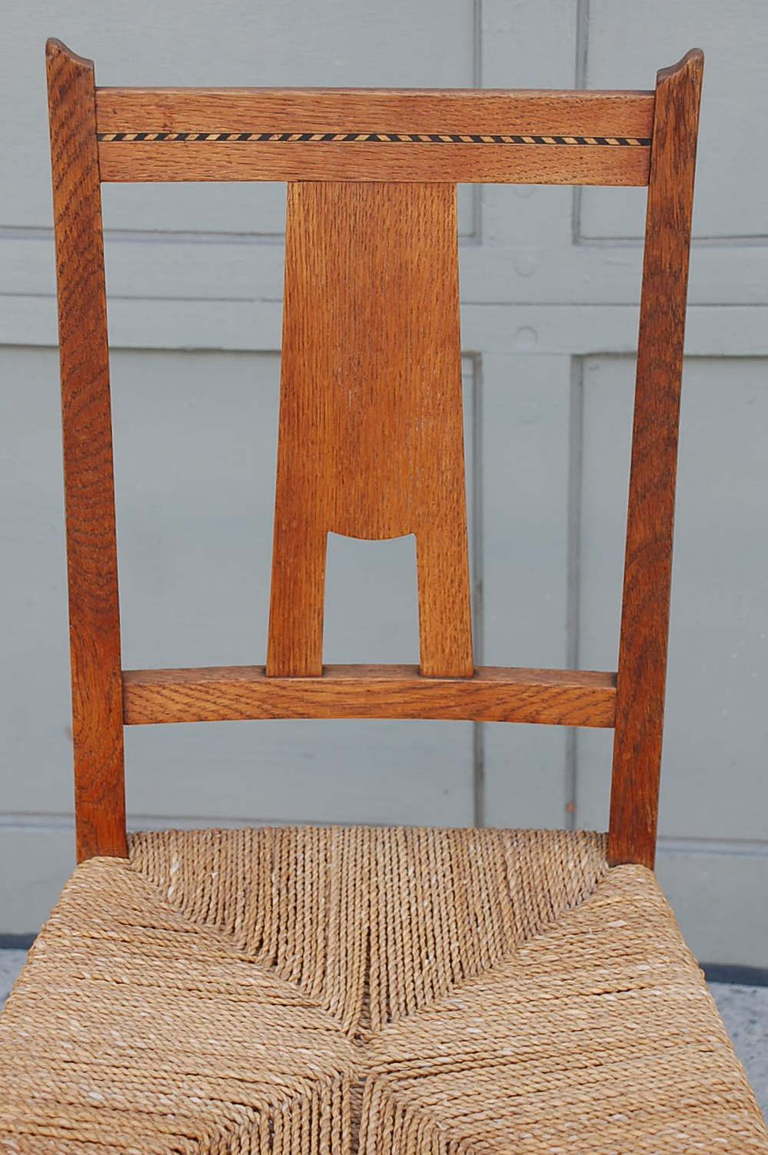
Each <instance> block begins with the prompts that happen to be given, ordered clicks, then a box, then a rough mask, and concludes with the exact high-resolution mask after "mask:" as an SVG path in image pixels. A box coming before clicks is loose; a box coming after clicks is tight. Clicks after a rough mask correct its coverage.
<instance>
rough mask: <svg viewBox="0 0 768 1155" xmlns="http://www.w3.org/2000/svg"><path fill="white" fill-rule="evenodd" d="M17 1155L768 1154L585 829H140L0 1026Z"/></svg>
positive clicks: (69, 892)
mask: <svg viewBox="0 0 768 1155" xmlns="http://www.w3.org/2000/svg"><path fill="white" fill-rule="evenodd" d="M0 1151H2V1152H14V1153H16V1155H27V1153H35V1155H38V1153H39V1155H44V1153H45V1155H47V1153H53V1152H56V1153H57V1155H98V1153H101V1152H104V1153H106V1152H124V1153H127V1152H131V1153H136V1155H155V1153H157V1155H161V1153H162V1155H171V1153H174V1155H181V1153H184V1155H186V1153H190V1155H191V1153H219V1152H221V1153H223V1152H233V1153H246V1152H247V1153H259V1155H287V1153H308V1155H315V1153H317V1155H320V1153H329V1155H353V1153H354V1152H365V1153H370V1155H373V1153H377V1155H378V1153H380V1155H396V1153H398V1155H403V1153H408V1155H421V1153H426V1155H430V1153H434V1155H438V1153H439V1155H449V1153H450V1155H459V1153H461V1155H480V1153H491V1152H515V1153H520V1155H529V1153H530V1155H534V1153H535V1155H540V1153H541V1155H543V1153H544V1152H547V1153H548V1155H557V1153H559V1152H566V1151H567V1152H569V1153H571V1152H573V1153H576V1155H579V1153H583V1155H587V1153H588V1155H623V1153H626V1155H630V1153H631V1155H646V1153H647V1155H666V1153H668V1152H669V1153H672V1152H674V1153H682V1152H707V1153H712V1152H718V1151H723V1152H745V1153H747V1152H768V1133H766V1130H765V1128H764V1125H763V1123H762V1121H761V1117H760V1114H759V1112H758V1109H757V1107H756V1105H755V1102H754V1099H753V1097H752V1094H751V1091H750V1089H749V1087H748V1084H747V1082H746V1079H745V1077H744V1073H743V1071H742V1069H741V1066H740V1065H739V1063H738V1061H737V1059H736V1058H735V1056H734V1054H733V1051H732V1049H731V1046H730V1043H729V1041H728V1038H727V1035H726V1033H725V1031H724V1028H723V1026H722V1023H721V1022H720V1019H719V1017H718V1015H717V1011H716V1009H715V1007H714V1004H713V1003H712V1000H711V998H710V996H709V994H708V992H707V990H706V986H705V984H704V982H703V978H702V975H701V972H700V971H699V970H698V968H697V966H696V964H695V962H694V961H693V959H692V957H691V955H690V953H689V951H688V950H687V948H686V946H685V944H684V943H683V941H682V938H681V936H680V933H679V931H678V930H677V927H676V924H675V921H674V918H673V916H672V914H671V912H670V910H669V907H668V905H667V903H666V901H665V899H664V897H663V895H662V894H661V892H660V891H659V889H658V887H657V885H656V882H655V880H654V877H653V875H652V874H651V873H650V872H649V871H647V870H645V869H644V868H643V867H639V866H621V867H615V868H612V869H609V868H608V867H607V865H606V862H605V853H604V842H603V838H602V836H600V835H594V834H582V833H572V832H560V831H546V832H541V831H491V830H479V831H478V830H443V831H440V830H419V829H411V828H405V829H398V828H387V829H377V828H369V827H365V828H324V829H317V828H283V829H259V830H238V831H200V832H178V831H171V832H167V833H162V834H154V833H153V834H142V835H136V836H134V837H133V839H132V843H131V849H130V859H128V860H125V859H108V858H96V859H91V860H90V861H87V862H85V863H83V864H81V865H80V866H79V867H78V868H77V869H76V871H75V873H74V875H73V876H72V878H71V879H70V881H69V882H68V883H67V885H66V887H65V889H64V892H63V894H62V897H61V900H60V902H59V904H58V906H57V907H56V909H55V911H54V912H53V914H52V916H51V918H50V920H49V922H48V924H47V925H46V927H45V929H44V931H43V932H42V933H41V934H40V936H39V937H38V940H37V942H36V943H35V946H34V948H33V950H32V952H31V956H30V960H29V962H28V964H27V966H26V967H25V968H24V971H23V972H22V975H21V976H20V978H19V981H18V982H17V984H16V987H15V988H14V992H13V994H12V996H11V998H10V999H9V1003H8V1006H7V1008H6V1010H5V1012H4V1014H3V1016H2V1018H0Z"/></svg>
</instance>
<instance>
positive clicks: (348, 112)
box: [96, 88, 654, 185]
mask: <svg viewBox="0 0 768 1155" xmlns="http://www.w3.org/2000/svg"><path fill="white" fill-rule="evenodd" d="M653 110H654V94H653V93H652V92H614V91H606V92H586V91H584V92H567V91H562V92H561V91H548V90H537V89H531V90H517V91H514V90H510V91H503V90H490V89H393V90H383V89H366V88H361V89H343V88H339V89H334V88H205V89H202V88H201V89H197V88H151V89H143V88H136V89H132V88H97V89H96V131H97V136H98V142H99V169H100V176H101V179H102V180H103V181H150V180H162V181H168V180H179V181H184V180H278V181H280V180H285V181H293V180H380V181H387V180H396V181H427V182H429V181H468V182H493V183H541V184H547V183H552V184H555V183H559V184H612V185H644V184H647V182H648V172H649V164H650V144H651V138H652V134H653Z"/></svg>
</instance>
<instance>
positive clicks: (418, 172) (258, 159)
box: [99, 129, 650, 185]
mask: <svg viewBox="0 0 768 1155" xmlns="http://www.w3.org/2000/svg"><path fill="white" fill-rule="evenodd" d="M200 131H205V130H202V129H201V130H200ZM221 131H225V130H223V129H222V130H221ZM286 131H290V129H286ZM649 163H650V149H649V148H647V147H638V146H634V147H630V146H622V145H557V144H553V145H547V144H533V145H528V144H521V145H517V144H425V143H416V144H398V143H391V144H384V143H379V144H366V143H362V142H352V143H344V144H333V143H328V142H319V143H307V142H303V141H297V142H293V143H279V142H274V141H272V142H266V143H261V142H256V141H250V142H245V143H243V142H238V141H227V142H210V141H207V142H199V141H159V142H158V141H118V142H115V141H106V142H99V166H100V169H101V179H102V180H103V181H212V180H213V181H215V180H226V181H244V180H249V181H262V180H266V181H299V180H311V181H342V180H348V181H414V182H417V183H423V182H425V181H436V182H445V181H452V182H460V183H461V182H463V183H476V184H482V183H492V184H571V185H645V184H647V183H648V171H649Z"/></svg>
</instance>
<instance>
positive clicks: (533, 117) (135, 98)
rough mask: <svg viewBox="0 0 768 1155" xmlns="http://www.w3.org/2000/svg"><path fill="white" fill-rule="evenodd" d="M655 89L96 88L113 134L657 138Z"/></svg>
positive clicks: (104, 128)
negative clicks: (357, 134) (384, 133)
mask: <svg viewBox="0 0 768 1155" xmlns="http://www.w3.org/2000/svg"><path fill="white" fill-rule="evenodd" d="M653 103H654V94H653V92H558V91H547V90H536V89H532V90H522V91H509V90H499V89H476V88H465V89H460V88H457V89H407V88H400V89H376V88H357V89H355V88H352V89H344V88H101V87H99V88H97V90H96V127H97V131H98V132H100V133H108V132H178V131H189V132H254V131H258V132H356V131H361V132H362V131H366V132H393V133H398V132H404V133H407V132H444V133H491V134H492V133H513V134H514V133H531V134H542V135H545V136H552V135H554V136H557V135H561V134H573V135H575V136H627V137H650V135H651V131H652V127H653Z"/></svg>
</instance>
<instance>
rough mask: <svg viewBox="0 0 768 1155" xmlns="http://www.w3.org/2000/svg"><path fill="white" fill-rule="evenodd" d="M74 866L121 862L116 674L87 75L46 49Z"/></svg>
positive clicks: (107, 426) (97, 203)
mask: <svg viewBox="0 0 768 1155" xmlns="http://www.w3.org/2000/svg"><path fill="white" fill-rule="evenodd" d="M46 56H47V71H48V94H49V108H50V124H51V161H52V169H53V209H54V223H55V231H56V265H57V277H58V304H59V347H60V357H61V401H62V416H63V433H64V488H65V500H66V530H67V566H68V575H69V626H70V655H71V663H72V732H73V744H74V760H75V810H76V830H77V856H78V860H81V859H84V858H89V857H91V856H92V855H94V854H111V855H125V854H126V853H127V846H126V836H125V795H124V785H123V727H122V714H123V709H122V676H121V669H120V666H121V663H120V616H119V606H118V596H117V551H116V541H115V503H114V489H113V467H112V424H111V414H110V396H109V350H108V346H107V313H106V292H105V285H104V254H103V245H102V223H101V192H100V187H99V170H98V158H97V155H96V121H95V105H94V78H93V65H92V64H91V63H90V61H87V60H82V59H81V58H80V57H78V56H75V55H74V54H73V53H71V52H69V50H68V49H66V48H65V47H64V46H63V45H62V44H60V43H58V42H57V41H50V42H49V44H48V46H47V52H46Z"/></svg>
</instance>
